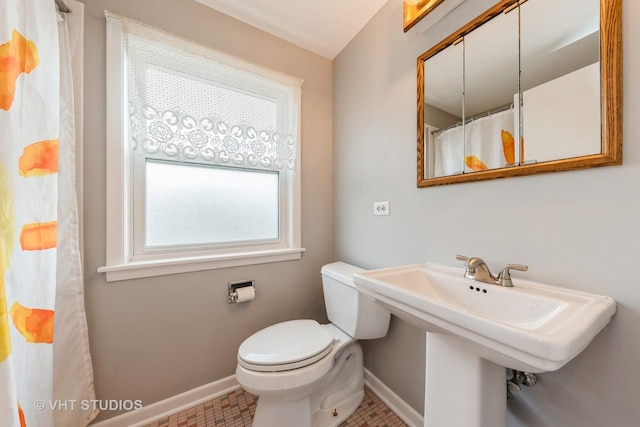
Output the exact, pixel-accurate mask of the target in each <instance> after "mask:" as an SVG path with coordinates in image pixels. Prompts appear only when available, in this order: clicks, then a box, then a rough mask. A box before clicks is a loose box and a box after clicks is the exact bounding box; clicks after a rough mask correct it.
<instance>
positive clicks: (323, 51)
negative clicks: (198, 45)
mask: <svg viewBox="0 0 640 427" xmlns="http://www.w3.org/2000/svg"><path fill="white" fill-rule="evenodd" d="M196 1H197V2H199V3H202V4H204V5H206V6H209V7H211V8H213V9H216V10H218V11H220V12H222V13H224V14H226V15H229V16H232V17H234V18H236V19H238V20H240V21H243V22H245V23H247V24H249V25H252V26H254V27H257V28H260V29H261V30H264V31H266V32H268V33H271V34H273V35H275V36H278V37H280V38H282V39H284V40H287V41H289V42H290V43H293V44H295V45H297V46H300V47H303V48H305V49H308V50H310V51H312V52H315V53H317V54H319V55H322V56H324V57H325V58H328V59H333V58H335V57H336V55H338V53H340V51H342V49H344V47H345V46H346V45H347V44H348V43H349V42H350V41H351V39H353V37H355V35H356V34H358V32H359V31H360V30H361V29H362V28H363V27H364V26H365V24H366V23H367V22H369V20H370V19H371V18H372V17H373V16H374V15H375V14H376V13H377V12H378V11H379V10H380V8H381V7H382V6H383V5H384V4H385V3H386V2H387V0H319V1H309V0H303V1H300V0H196ZM392 1H398V0H392ZM401 25H402V22H398V26H401Z"/></svg>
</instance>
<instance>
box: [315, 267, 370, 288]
mask: <svg viewBox="0 0 640 427" xmlns="http://www.w3.org/2000/svg"><path fill="white" fill-rule="evenodd" d="M362 271H365V269H364V268H360V267H356V266H355V265H351V264H347V263H346V262H332V263H331V264H327V265H325V266H324V267H322V269H321V270H320V273H321V274H322V275H323V276H328V277H331V278H332V279H334V280H338V281H339V282H342V283H346V284H349V285H351V286H355V285H354V283H353V275H354V273H360V272H362Z"/></svg>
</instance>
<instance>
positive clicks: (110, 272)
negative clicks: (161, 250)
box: [98, 248, 305, 282]
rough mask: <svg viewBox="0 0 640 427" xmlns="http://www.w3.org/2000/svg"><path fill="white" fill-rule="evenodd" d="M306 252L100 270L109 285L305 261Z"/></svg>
mask: <svg viewBox="0 0 640 427" xmlns="http://www.w3.org/2000/svg"><path fill="white" fill-rule="evenodd" d="M304 251H305V249H304V248H295V249H276V250H269V251H260V252H251V253H239V254H228V255H211V256H202V257H185V258H174V259H162V260H153V261H137V262H129V263H123V264H116V265H107V266H104V267H100V268H98V273H106V276H107V282H117V281H120V280H130V279H139V278H143V277H154V276H165V275H168V274H178V273H188V272H192V271H202V270H215V269H218V268H228V267H240V266H243V265H253V264H265V263H270V262H281V261H293V260H298V259H300V258H302V252H304Z"/></svg>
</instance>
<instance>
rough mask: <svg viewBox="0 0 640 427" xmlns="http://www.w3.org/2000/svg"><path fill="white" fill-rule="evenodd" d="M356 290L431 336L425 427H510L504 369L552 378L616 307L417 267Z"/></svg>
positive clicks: (367, 280) (370, 277)
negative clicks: (506, 286) (508, 423)
mask: <svg viewBox="0 0 640 427" xmlns="http://www.w3.org/2000/svg"><path fill="white" fill-rule="evenodd" d="M354 281H355V284H356V287H357V288H358V290H359V291H360V292H361V293H363V294H365V295H368V296H369V297H371V298H373V300H375V301H376V302H377V303H379V304H381V305H382V306H384V307H385V308H386V309H388V310H389V311H390V312H391V313H393V314H395V315H397V316H398V317H400V318H402V319H405V320H406V321H408V322H410V323H412V324H414V325H416V326H417V327H419V328H421V329H422V330H424V331H425V332H426V333H427V357H426V382H425V384H426V385H425V387H426V390H425V415H424V419H425V426H429V427H442V426H446V427H500V426H505V423H506V421H505V420H506V378H505V376H506V374H505V371H506V370H505V368H512V369H516V370H519V371H525V372H532V373H539V372H546V371H554V370H557V369H559V368H561V367H562V366H564V365H565V364H566V363H567V362H569V361H570V360H571V359H573V358H574V357H575V356H576V355H578V354H579V353H580V352H581V351H582V350H584V349H585V347H587V345H588V344H589V343H590V342H591V340H592V339H593V338H594V337H595V336H596V335H597V334H598V333H599V332H600V331H601V330H602V328H604V327H605V325H607V323H609V321H610V320H611V317H612V316H613V314H614V313H615V310H616V305H615V301H613V300H612V299H611V298H608V297H604V296H600V295H594V294H589V293H586V292H580V291H575V290H570V289H564V288H559V287H554V286H548V285H545V284H541V283H536V282H532V281H527V280H517V279H514V280H513V283H514V287H511V288H505V287H501V286H496V285H491V284H486V283H482V282H478V281H474V280H469V279H466V278H465V277H464V271H463V270H461V269H456V268H450V267H445V266H441V265H436V264H419V265H409V266H403V267H393V268H386V269H380V270H370V271H366V272H362V273H358V274H355V275H354Z"/></svg>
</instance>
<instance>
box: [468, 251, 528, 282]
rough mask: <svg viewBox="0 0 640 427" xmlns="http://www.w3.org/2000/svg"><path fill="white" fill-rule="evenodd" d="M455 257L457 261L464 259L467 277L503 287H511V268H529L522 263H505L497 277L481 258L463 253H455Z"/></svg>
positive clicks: (520, 269) (522, 269) (524, 269)
mask: <svg viewBox="0 0 640 427" xmlns="http://www.w3.org/2000/svg"><path fill="white" fill-rule="evenodd" d="M456 259H457V260H458V261H465V266H466V270H465V271H464V277H466V278H467V279H471V280H477V281H478V282H484V283H489V284H491V285H498V286H504V287H513V282H512V281H511V273H510V271H511V270H519V271H527V270H528V269H529V267H527V266H526V265H522V264H507V265H505V266H504V267H502V270H500V274H498V277H495V276H494V275H493V274H491V271H490V270H489V266H488V265H487V263H486V262H484V260H483V259H482V258H478V257H471V258H469V257H466V256H463V255H456Z"/></svg>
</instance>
